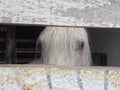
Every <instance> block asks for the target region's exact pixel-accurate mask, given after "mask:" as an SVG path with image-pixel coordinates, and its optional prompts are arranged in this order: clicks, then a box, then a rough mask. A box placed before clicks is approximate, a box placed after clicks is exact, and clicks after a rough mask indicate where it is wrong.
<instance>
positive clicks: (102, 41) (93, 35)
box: [89, 29, 120, 66]
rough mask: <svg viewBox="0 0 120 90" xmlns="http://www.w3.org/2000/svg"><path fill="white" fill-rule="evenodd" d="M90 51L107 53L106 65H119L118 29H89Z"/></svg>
mask: <svg viewBox="0 0 120 90" xmlns="http://www.w3.org/2000/svg"><path fill="white" fill-rule="evenodd" d="M89 35H90V42H91V50H92V52H102V53H107V65H108V66H120V29H93V30H92V29H90V30H89Z"/></svg>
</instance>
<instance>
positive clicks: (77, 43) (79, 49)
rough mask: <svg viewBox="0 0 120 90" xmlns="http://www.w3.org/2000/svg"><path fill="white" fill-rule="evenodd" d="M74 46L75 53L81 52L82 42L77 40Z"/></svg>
mask: <svg viewBox="0 0 120 90" xmlns="http://www.w3.org/2000/svg"><path fill="white" fill-rule="evenodd" d="M75 45H76V46H75V51H82V50H83V48H84V41H80V40H77V41H76V43H75Z"/></svg>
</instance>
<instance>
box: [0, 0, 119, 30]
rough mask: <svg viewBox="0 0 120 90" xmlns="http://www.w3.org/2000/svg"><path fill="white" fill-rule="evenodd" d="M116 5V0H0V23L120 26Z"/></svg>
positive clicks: (117, 2) (117, 6)
mask: <svg viewBox="0 0 120 90" xmlns="http://www.w3.org/2000/svg"><path fill="white" fill-rule="evenodd" d="M119 5H120V1H119V0H0V23H1V24H30V25H59V26H79V27H110V28H111V27H112V28H120V15H119V14H120V6H119Z"/></svg>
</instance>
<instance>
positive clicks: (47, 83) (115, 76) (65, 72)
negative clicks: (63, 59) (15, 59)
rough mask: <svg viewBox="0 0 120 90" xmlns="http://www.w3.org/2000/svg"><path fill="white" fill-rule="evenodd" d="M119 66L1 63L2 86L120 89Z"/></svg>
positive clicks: (5, 89)
mask: <svg viewBox="0 0 120 90" xmlns="http://www.w3.org/2000/svg"><path fill="white" fill-rule="evenodd" d="M119 77H120V69H119V68H110V67H109V68H103V67H99V68H98V67H86V68H82V67H56V66H43V65H24V66H23V65H10V66H8V65H5V66H4V65H1V66H0V90H120V79H119Z"/></svg>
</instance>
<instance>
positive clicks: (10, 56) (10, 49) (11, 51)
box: [6, 26, 16, 64]
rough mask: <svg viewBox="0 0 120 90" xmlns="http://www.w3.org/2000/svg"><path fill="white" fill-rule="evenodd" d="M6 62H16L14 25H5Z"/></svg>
mask: <svg viewBox="0 0 120 90" xmlns="http://www.w3.org/2000/svg"><path fill="white" fill-rule="evenodd" d="M6 62H7V63H8V64H14V63H16V40H15V27H14V26H8V27H7V35H6Z"/></svg>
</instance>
